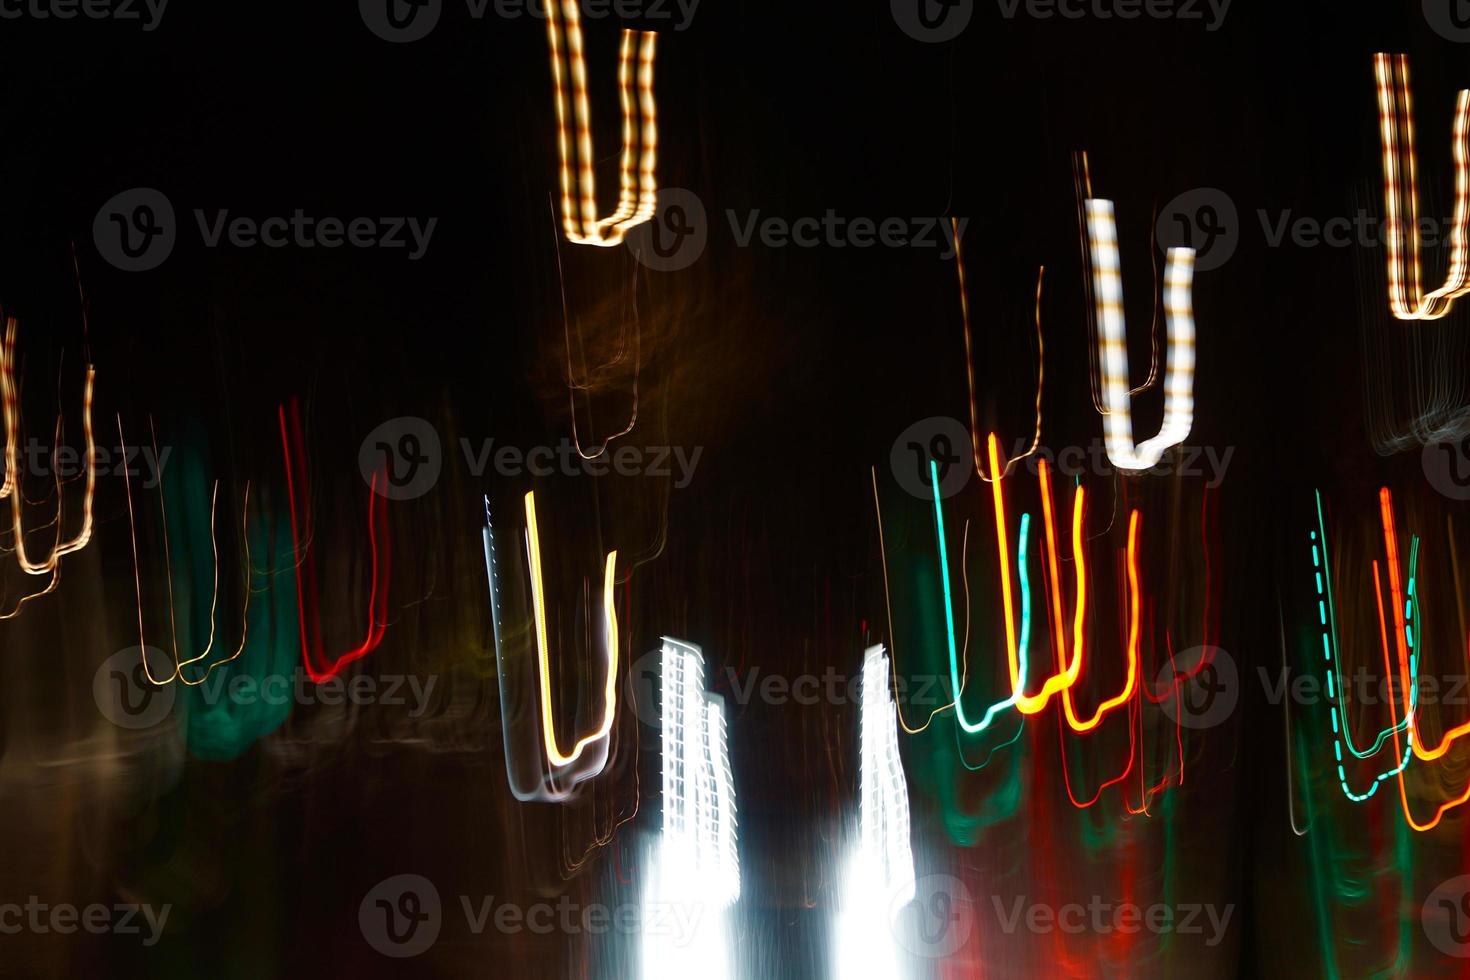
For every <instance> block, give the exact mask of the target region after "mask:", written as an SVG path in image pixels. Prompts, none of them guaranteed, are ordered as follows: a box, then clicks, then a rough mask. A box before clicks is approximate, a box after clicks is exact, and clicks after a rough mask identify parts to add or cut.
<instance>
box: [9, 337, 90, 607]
mask: <svg viewBox="0 0 1470 980" xmlns="http://www.w3.org/2000/svg"><path fill="white" fill-rule="evenodd" d="M16 332H17V322H16V319H15V317H8V318H6V321H5V342H4V344H3V346H0V399H3V401H4V413H5V483H4V485H3V486H0V499H4V498H6V497H9V498H10V523H11V531H12V533H13V535H14V537H15V559H16V562H17V563H18V564H19V565H20V568H21V570H22V571H24V572H25V573H26V574H27V575H46V574H50V575H51V576H52V579H53V581H52V583H51V586H50V587H48V588H47V589H46V590H45V591H46V592H50V591H51V588H52V587H54V586H55V581H54V580H55V572H56V568H57V565H58V563H59V562H60V561H61V559H62V558H63V557H65V556H66V555H69V554H72V553H74V552H77V551H81V550H82V549H83V548H85V547H86V546H87V543H88V542H89V541H91V540H92V497H93V495H94V493H95V492H96V489H97V444H96V440H95V439H94V437H93V433H92V390H93V386H94V382H95V379H96V377H97V371H96V369H95V368H94V367H92V365H90V364H89V365H87V376H86V382H85V385H84V387H83V390H82V437H83V439H84V441H85V442H86V446H87V485H86V491H85V494H84V496H83V497H82V526H81V527H80V528H79V529H78V530H77V533H76V535H75V536H73V537H72V538H71V539H70V540H68V541H62V540H61V523H62V517H63V515H64V513H65V507H64V506H63V499H62V496H61V476H60V474H59V473H58V474H57V477H56V533H57V540H56V541H55V542H54V543H53V544H52V546H51V550H50V551H49V552H48V553H47V555H46V557H45V558H42V559H41V560H39V561H32V560H31V559H30V556H29V555H28V554H27V552H26V532H25V522H24V519H23V516H22V510H23V509H24V504H25V488H24V487H22V486H21V485H20V479H19V476H18V474H19V472H20V464H19V460H18V453H19V451H20V438H21V436H20V395H19V389H18V387H17V385H16V382H15V337H16ZM57 427H58V431H59V429H60V422H59V421H58V423H57ZM22 601H24V600H22ZM18 610H19V607H18V606H17V611H18Z"/></svg>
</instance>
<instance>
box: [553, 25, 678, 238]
mask: <svg viewBox="0 0 1470 980" xmlns="http://www.w3.org/2000/svg"><path fill="white" fill-rule="evenodd" d="M546 6H547V11H546V37H547V40H548V42H549V43H550V45H551V81H552V86H553V88H554V89H555V92H556V128H557V151H558V154H559V156H560V159H561V171H560V179H561V214H562V227H563V229H564V230H565V232H566V236H567V240H568V241H570V242H573V243H576V244H579V245H603V246H610V245H617V244H618V243H619V242H621V241H622V240H623V236H624V235H625V234H626V233H627V232H628V230H629V229H630V228H633V227H634V226H636V225H639V224H641V223H643V222H645V221H647V220H648V219H649V218H651V217H653V211H654V207H655V204H656V198H657V195H658V184H657V182H656V181H655V179H654V169H655V166H656V164H657V161H658V120H657V106H656V104H655V102H654V98H653V57H654V52H655V46H656V44H657V41H658V35H657V34H655V33H654V32H652V31H632V30H625V31H623V39H622V43H621V45H620V46H619V48H618V97H619V102H620V103H621V105H622V110H623V152H622V159H621V161H620V164H619V167H618V172H619V195H618V208H617V210H616V211H614V212H613V213H612V214H611V215H609V216H607V217H605V218H598V217H597V177H596V174H595V172H594V169H593V167H594V165H595V164H596V162H597V155H596V153H595V152H594V151H593V146H592V109H591V106H590V105H589V103H588V99H587V63H586V60H585V58H584V56H583V50H582V14H581V9H580V4H579V2H578V0H546ZM635 46H636V48H637V52H638V54H637V57H638V72H637V74H638V82H637V84H638V95H637V100H636V103H635V100H634V97H633V90H632V87H633V70H632V63H633V57H634V54H633V52H634V48H635ZM563 49H565V50H563ZM568 75H570V76H571V98H572V104H573V107H572V109H571V110H569V109H568V107H567V76H568ZM574 112H575V115H576V123H575V125H576V136H575V139H573V137H572V136H571V134H569V133H568V131H567V127H568V125H569V124H570V121H569V119H568V117H569V116H571V115H572V114H573V113H574ZM635 159H636V161H637V163H636V165H637V169H638V176H637V178H636V181H635V178H634V176H633V169H634V165H635ZM573 169H575V170H576V181H575V182H576V185H577V195H578V199H577V202H576V203H575V204H574V202H573V193H572V184H573V177H572V171H573ZM579 210H580V217H579V214H578V211H579Z"/></svg>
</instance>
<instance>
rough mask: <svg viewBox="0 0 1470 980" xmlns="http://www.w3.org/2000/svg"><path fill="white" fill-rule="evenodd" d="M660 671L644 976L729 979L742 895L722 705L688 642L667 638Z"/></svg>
mask: <svg viewBox="0 0 1470 980" xmlns="http://www.w3.org/2000/svg"><path fill="white" fill-rule="evenodd" d="M659 674H660V681H661V684H660V691H661V695H660V696H661V700H662V703H661V708H660V713H661V721H660V731H661V735H662V744H663V833H662V834H661V835H660V836H659V838H658V840H657V842H656V843H655V844H654V846H653V850H652V854H651V860H650V862H649V864H650V869H651V873H649V874H648V875H647V877H646V879H645V880H646V882H647V885H646V888H647V891H646V893H645V896H644V899H643V901H644V908H645V923H644V934H643V948H642V969H641V980H688V978H689V977H699V978H700V980H728V978H729V977H730V976H732V975H734V973H735V970H734V969H733V963H734V957H733V955H732V953H733V948H732V945H731V942H730V930H729V927H728V925H729V924H728V922H727V921H726V919H727V910H728V908H729V906H730V905H732V904H733V903H734V902H735V901H736V900H737V899H738V898H739V897H740V863H739V862H740V859H739V855H738V851H737V847H736V836H735V829H736V828H735V786H734V780H733V779H732V778H731V772H730V749H729V745H728V743H727V742H726V739H725V708H724V702H723V701H722V700H721V699H720V698H718V697H714V696H712V695H710V694H707V693H706V692H705V686H704V656H703V654H702V653H701V652H700V649H699V647H697V646H694V645H693V644H689V643H683V642H681V641H679V640H674V639H669V638H668V637H665V638H664V645H663V651H662V657H661V665H660V671H659ZM670 923H683V924H684V930H683V931H676V932H671V931H670V930H669V929H668V928H667V926H668V924H670Z"/></svg>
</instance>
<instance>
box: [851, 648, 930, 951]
mask: <svg viewBox="0 0 1470 980" xmlns="http://www.w3.org/2000/svg"><path fill="white" fill-rule="evenodd" d="M887 659H888V658H887V655H886V654H885V652H884V650H883V647H882V646H874V647H869V648H868V650H867V652H866V653H865V654H864V656H863V682H862V684H863V687H862V714H861V719H860V722H859V724H860V726H861V727H860V732H859V751H860V755H861V760H860V764H859V769H858V772H859V776H858V780H859V781H858V790H859V804H858V828H859V833H858V836H857V839H856V840H855V841H854V842H853V846H852V849H851V851H850V853H849V854H848V856H847V859H846V861H845V867H844V872H843V882H842V898H841V904H840V910H839V912H838V917H837V928H836V929H835V930H834V932H835V939H834V942H835V946H834V954H835V956H836V957H837V959H838V961H839V962H840V964H842V965H841V967H840V968H839V970H838V974H837V975H839V976H881V977H885V978H893V977H899V976H901V974H902V970H901V967H900V964H899V958H898V950H897V948H896V944H895V941H894V939H895V936H894V931H893V928H892V923H891V919H892V918H893V917H895V916H896V915H897V914H898V913H899V912H900V911H901V910H902V908H903V906H905V905H907V904H908V903H909V902H911V901H913V899H914V891H915V876H914V854H913V846H912V844H911V842H910V839H909V835H910V823H909V796H908V786H907V784H906V783H905V781H904V774H903V762H902V760H901V759H900V758H899V754H898V729H897V725H896V721H897V717H896V714H895V711H894V705H893V701H892V698H891V695H890V693H889V691H888V678H887V674H888V665H887V662H886V661H887Z"/></svg>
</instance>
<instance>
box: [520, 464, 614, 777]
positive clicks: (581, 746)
mask: <svg viewBox="0 0 1470 980" xmlns="http://www.w3.org/2000/svg"><path fill="white" fill-rule="evenodd" d="M525 501H526V551H527V553H528V557H529V560H530V566H531V607H532V610H533V611H534V613H535V617H536V660H537V665H538V671H539V675H540V686H541V734H542V739H543V741H544V743H545V746H546V758H547V759H548V760H549V761H550V763H551V764H552V765H554V766H569V765H571V764H572V763H574V762H576V761H577V760H578V759H579V758H581V756H582V753H583V751H585V750H586V748H587V747H588V746H589V745H592V744H593V743H595V742H598V741H600V740H602V739H604V738H606V737H607V736H608V733H609V732H611V731H612V726H613V717H614V715H615V714H616V713H617V707H618V687H617V684H618V681H617V674H618V617H617V609H616V606H615V603H614V596H613V585H614V584H615V581H614V580H615V578H616V573H617V562H618V553H617V552H616V551H609V552H608V553H607V563H606V565H605V566H604V568H603V579H602V616H603V628H604V629H605V631H606V633H607V650H608V653H607V682H606V684H605V686H604V688H603V715H602V724H601V725H599V726H598V728H597V729H596V730H595V731H593V732H592V733H591V734H590V735H586V736H584V737H582V738H580V739H578V740H577V742H576V744H575V745H573V746H572V751H571V752H570V753H563V752H562V751H561V748H560V747H559V746H558V745H557V741H556V726H555V724H554V720H555V715H554V713H553V710H552V705H551V664H550V658H549V656H548V654H547V647H548V644H547V639H546V597H545V594H544V592H543V588H542V581H541V535H540V532H539V530H538V529H537V526H536V492H535V491H534V490H532V491H530V492H528V493H527V494H526V498H525Z"/></svg>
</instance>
